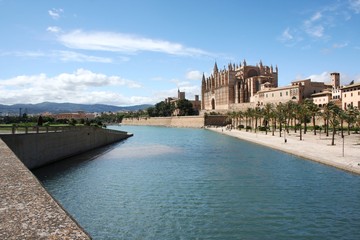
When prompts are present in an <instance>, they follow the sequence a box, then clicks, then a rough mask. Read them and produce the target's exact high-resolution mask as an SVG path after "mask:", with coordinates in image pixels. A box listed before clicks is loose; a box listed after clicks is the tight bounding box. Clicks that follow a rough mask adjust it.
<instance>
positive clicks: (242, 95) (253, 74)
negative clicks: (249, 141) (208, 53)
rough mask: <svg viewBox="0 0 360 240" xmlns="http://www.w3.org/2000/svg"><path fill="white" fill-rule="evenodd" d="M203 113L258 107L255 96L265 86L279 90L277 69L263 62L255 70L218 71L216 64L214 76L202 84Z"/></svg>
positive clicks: (239, 67)
mask: <svg viewBox="0 0 360 240" xmlns="http://www.w3.org/2000/svg"><path fill="white" fill-rule="evenodd" d="M201 85H202V86H201V102H202V106H201V109H202V110H229V109H243V108H247V107H249V106H251V105H253V104H256V103H255V100H254V96H255V94H256V93H257V92H258V91H260V90H261V89H262V86H264V85H266V86H267V87H270V88H276V87H277V86H278V68H277V67H276V68H275V69H273V67H272V66H270V67H269V66H265V65H263V64H262V62H261V61H260V62H259V64H257V65H256V66H252V65H247V63H246V61H245V60H244V61H243V63H242V64H241V63H240V64H239V65H235V64H231V63H229V64H228V67H227V68H225V67H224V69H223V70H219V69H218V66H217V63H216V62H215V65H214V69H213V73H212V74H211V75H210V76H209V77H207V78H205V75H203V78H202V84H201Z"/></svg>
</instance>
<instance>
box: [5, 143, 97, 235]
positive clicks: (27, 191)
mask: <svg viewBox="0 0 360 240" xmlns="http://www.w3.org/2000/svg"><path fill="white" fill-rule="evenodd" d="M0 179H1V181H0V196H1V198H0V239H14V240H15V239H74V240H83V239H86V240H88V239H91V237H90V236H89V235H88V234H87V233H86V232H85V231H84V230H83V229H82V228H81V227H80V226H79V225H78V224H77V223H76V222H75V221H74V220H73V219H72V217H71V216H70V215H68V214H67V213H66V211H65V210H64V209H63V208H62V207H61V206H60V205H59V204H58V203H57V202H56V201H55V200H54V199H53V198H52V197H51V196H50V194H48V193H47V192H46V190H45V189H44V188H43V187H42V185H41V184H40V182H39V181H38V180H37V179H36V177H35V176H34V175H33V174H32V173H31V172H30V171H29V170H28V169H27V168H26V167H25V165H24V164H23V163H22V162H21V161H20V160H19V159H18V158H17V157H16V155H15V154H14V153H13V152H12V151H11V150H10V148H9V147H8V146H7V145H6V144H5V143H4V142H3V141H2V140H1V139H0Z"/></svg>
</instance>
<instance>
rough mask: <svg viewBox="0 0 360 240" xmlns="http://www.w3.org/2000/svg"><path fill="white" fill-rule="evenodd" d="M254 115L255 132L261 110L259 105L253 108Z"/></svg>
mask: <svg viewBox="0 0 360 240" xmlns="http://www.w3.org/2000/svg"><path fill="white" fill-rule="evenodd" d="M254 117H255V133H256V131H257V128H258V120H259V118H260V117H261V110H260V108H259V107H256V108H255V109H254Z"/></svg>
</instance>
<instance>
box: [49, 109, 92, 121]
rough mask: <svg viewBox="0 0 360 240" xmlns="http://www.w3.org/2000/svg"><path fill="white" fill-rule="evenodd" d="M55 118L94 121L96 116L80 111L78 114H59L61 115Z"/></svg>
mask: <svg viewBox="0 0 360 240" xmlns="http://www.w3.org/2000/svg"><path fill="white" fill-rule="evenodd" d="M54 118H55V119H75V120H80V119H84V120H92V119H95V114H94V113H85V112H83V111H78V112H76V113H59V114H56V115H54Z"/></svg>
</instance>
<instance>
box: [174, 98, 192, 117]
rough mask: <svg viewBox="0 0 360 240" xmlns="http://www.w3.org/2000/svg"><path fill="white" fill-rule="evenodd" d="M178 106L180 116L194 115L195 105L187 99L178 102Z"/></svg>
mask: <svg viewBox="0 0 360 240" xmlns="http://www.w3.org/2000/svg"><path fill="white" fill-rule="evenodd" d="M176 108H177V109H178V110H179V112H178V116H189V115H194V107H193V105H192V103H191V102H190V101H189V100H187V99H180V100H178V101H177V102H176Z"/></svg>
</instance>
